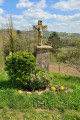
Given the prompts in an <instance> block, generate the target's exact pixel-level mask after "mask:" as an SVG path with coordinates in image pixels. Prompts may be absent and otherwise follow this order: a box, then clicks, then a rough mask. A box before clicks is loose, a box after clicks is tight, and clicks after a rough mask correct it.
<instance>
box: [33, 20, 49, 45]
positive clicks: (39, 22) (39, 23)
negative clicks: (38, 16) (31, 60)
mask: <svg viewBox="0 0 80 120" xmlns="http://www.w3.org/2000/svg"><path fill="white" fill-rule="evenodd" d="M33 29H36V30H37V31H38V39H39V41H38V45H39V46H42V39H43V33H42V30H47V26H46V25H45V26H44V25H42V21H41V20H38V25H33Z"/></svg>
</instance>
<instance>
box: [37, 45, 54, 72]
mask: <svg viewBox="0 0 80 120" xmlns="http://www.w3.org/2000/svg"><path fill="white" fill-rule="evenodd" d="M51 49H52V47H51V46H48V45H42V46H36V47H35V56H36V59H37V67H40V68H41V69H44V68H46V70H47V71H49V61H50V51H51Z"/></svg>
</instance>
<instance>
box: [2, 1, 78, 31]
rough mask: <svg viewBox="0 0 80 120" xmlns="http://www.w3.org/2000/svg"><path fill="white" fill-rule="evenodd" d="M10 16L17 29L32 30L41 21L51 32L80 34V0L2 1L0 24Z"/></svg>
mask: <svg viewBox="0 0 80 120" xmlns="http://www.w3.org/2000/svg"><path fill="white" fill-rule="evenodd" d="M10 14H12V17H13V23H14V27H15V28H16V29H31V27H32V25H36V24H37V21H38V19H39V20H42V21H43V25H47V26H48V30H49V31H56V32H67V33H80V0H0V23H6V22H7V21H8V16H9V15H10Z"/></svg>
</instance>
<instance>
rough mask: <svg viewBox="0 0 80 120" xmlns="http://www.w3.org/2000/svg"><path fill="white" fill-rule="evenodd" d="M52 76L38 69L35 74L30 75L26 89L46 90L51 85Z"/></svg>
mask: <svg viewBox="0 0 80 120" xmlns="http://www.w3.org/2000/svg"><path fill="white" fill-rule="evenodd" d="M51 79H52V77H51V75H50V74H49V73H48V72H46V70H44V69H43V70H41V69H40V68H39V69H36V70H35V72H34V74H30V76H29V78H27V79H26V85H27V86H26V87H27V88H28V89H29V90H39V89H45V88H46V86H47V85H49V83H50V80H51Z"/></svg>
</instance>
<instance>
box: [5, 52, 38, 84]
mask: <svg viewBox="0 0 80 120" xmlns="http://www.w3.org/2000/svg"><path fill="white" fill-rule="evenodd" d="M5 65H6V67H5V70H6V71H8V75H9V77H10V78H11V80H12V81H14V82H16V83H18V84H22V85H23V84H25V80H26V79H25V78H28V77H29V75H30V74H31V73H33V70H34V69H35V67H36V59H35V57H34V56H33V55H32V54H31V53H25V52H17V53H13V55H11V56H9V57H8V59H7V60H6V62H5Z"/></svg>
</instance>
